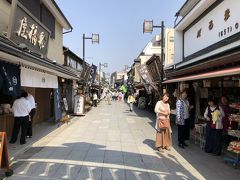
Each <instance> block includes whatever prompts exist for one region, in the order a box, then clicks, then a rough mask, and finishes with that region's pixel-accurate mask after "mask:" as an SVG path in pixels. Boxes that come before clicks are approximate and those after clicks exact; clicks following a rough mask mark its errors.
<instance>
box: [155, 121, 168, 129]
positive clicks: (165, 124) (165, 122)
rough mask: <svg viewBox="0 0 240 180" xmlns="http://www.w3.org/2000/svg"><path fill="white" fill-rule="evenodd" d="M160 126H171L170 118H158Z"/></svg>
mask: <svg viewBox="0 0 240 180" xmlns="http://www.w3.org/2000/svg"><path fill="white" fill-rule="evenodd" d="M158 127H159V128H160V129H162V128H170V121H169V119H158Z"/></svg>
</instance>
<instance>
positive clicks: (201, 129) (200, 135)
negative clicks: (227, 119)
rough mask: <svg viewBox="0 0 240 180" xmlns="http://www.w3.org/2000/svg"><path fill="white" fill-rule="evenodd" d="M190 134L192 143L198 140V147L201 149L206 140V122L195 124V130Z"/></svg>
mask: <svg viewBox="0 0 240 180" xmlns="http://www.w3.org/2000/svg"><path fill="white" fill-rule="evenodd" d="M192 135H193V139H194V143H195V144H198V142H199V146H200V148H201V149H203V148H204V146H205V142H206V140H205V135H206V123H203V124H195V130H194V132H193V134H192Z"/></svg>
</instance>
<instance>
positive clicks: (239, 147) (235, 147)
mask: <svg viewBox="0 0 240 180" xmlns="http://www.w3.org/2000/svg"><path fill="white" fill-rule="evenodd" d="M228 135H230V136H233V137H237V138H238V140H237V141H232V142H230V144H229V146H228V149H227V150H228V151H230V152H232V153H234V154H235V155H236V157H235V158H230V157H225V158H224V161H225V162H226V163H232V164H233V166H234V167H235V168H236V167H237V165H239V164H240V158H239V157H240V141H239V139H240V131H239V130H228Z"/></svg>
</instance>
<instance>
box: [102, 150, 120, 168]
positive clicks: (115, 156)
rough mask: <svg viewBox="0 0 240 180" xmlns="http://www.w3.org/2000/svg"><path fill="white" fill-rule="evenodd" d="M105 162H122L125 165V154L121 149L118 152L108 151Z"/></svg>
mask: <svg viewBox="0 0 240 180" xmlns="http://www.w3.org/2000/svg"><path fill="white" fill-rule="evenodd" d="M104 163H109V164H120V165H123V154H122V152H121V151H118V152H112V151H108V152H107V151H106V153H105V156H104Z"/></svg>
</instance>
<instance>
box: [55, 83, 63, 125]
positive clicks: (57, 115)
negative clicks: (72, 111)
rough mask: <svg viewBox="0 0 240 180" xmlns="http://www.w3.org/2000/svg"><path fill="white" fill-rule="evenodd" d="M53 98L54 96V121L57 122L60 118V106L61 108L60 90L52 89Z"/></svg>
mask: <svg viewBox="0 0 240 180" xmlns="http://www.w3.org/2000/svg"><path fill="white" fill-rule="evenodd" d="M53 96H54V117H55V118H54V120H55V122H57V121H58V120H60V119H61V118H62V106H61V101H60V99H61V94H60V88H58V89H53Z"/></svg>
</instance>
